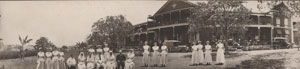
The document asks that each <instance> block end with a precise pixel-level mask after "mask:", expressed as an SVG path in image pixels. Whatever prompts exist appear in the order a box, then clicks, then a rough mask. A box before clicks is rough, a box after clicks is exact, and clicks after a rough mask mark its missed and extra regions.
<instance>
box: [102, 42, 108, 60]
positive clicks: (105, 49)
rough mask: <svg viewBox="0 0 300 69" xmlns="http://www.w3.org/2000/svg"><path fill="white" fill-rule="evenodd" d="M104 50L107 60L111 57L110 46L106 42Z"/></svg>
mask: <svg viewBox="0 0 300 69" xmlns="http://www.w3.org/2000/svg"><path fill="white" fill-rule="evenodd" d="M103 51H104V58H105V60H106V59H108V57H109V47H108V44H107V43H106V42H104V48H103Z"/></svg>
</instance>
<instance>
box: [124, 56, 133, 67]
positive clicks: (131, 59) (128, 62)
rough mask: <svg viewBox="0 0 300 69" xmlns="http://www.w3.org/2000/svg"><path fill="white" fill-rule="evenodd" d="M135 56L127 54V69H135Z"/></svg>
mask: <svg viewBox="0 0 300 69" xmlns="http://www.w3.org/2000/svg"><path fill="white" fill-rule="evenodd" d="M134 56H135V54H134V53H128V54H127V59H126V61H125V67H124V68H125V69H133V68H134V62H133V58H134Z"/></svg>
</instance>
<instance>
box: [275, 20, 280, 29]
mask: <svg viewBox="0 0 300 69" xmlns="http://www.w3.org/2000/svg"><path fill="white" fill-rule="evenodd" d="M275 26H277V27H280V18H276V25H275Z"/></svg>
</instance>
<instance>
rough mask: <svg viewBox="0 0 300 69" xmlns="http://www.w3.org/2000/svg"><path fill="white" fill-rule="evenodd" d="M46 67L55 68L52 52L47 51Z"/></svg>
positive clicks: (47, 68) (48, 68)
mask: <svg viewBox="0 0 300 69" xmlns="http://www.w3.org/2000/svg"><path fill="white" fill-rule="evenodd" d="M46 56H47V58H46V63H45V64H46V69H53V64H52V63H53V62H52V52H50V51H49V52H46Z"/></svg>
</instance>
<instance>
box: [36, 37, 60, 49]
mask: <svg viewBox="0 0 300 69" xmlns="http://www.w3.org/2000/svg"><path fill="white" fill-rule="evenodd" d="M53 48H55V45H54V44H53V43H52V42H50V41H49V40H48V38H46V37H40V38H39V39H38V40H36V42H35V45H34V49H36V50H52V49H53Z"/></svg>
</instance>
